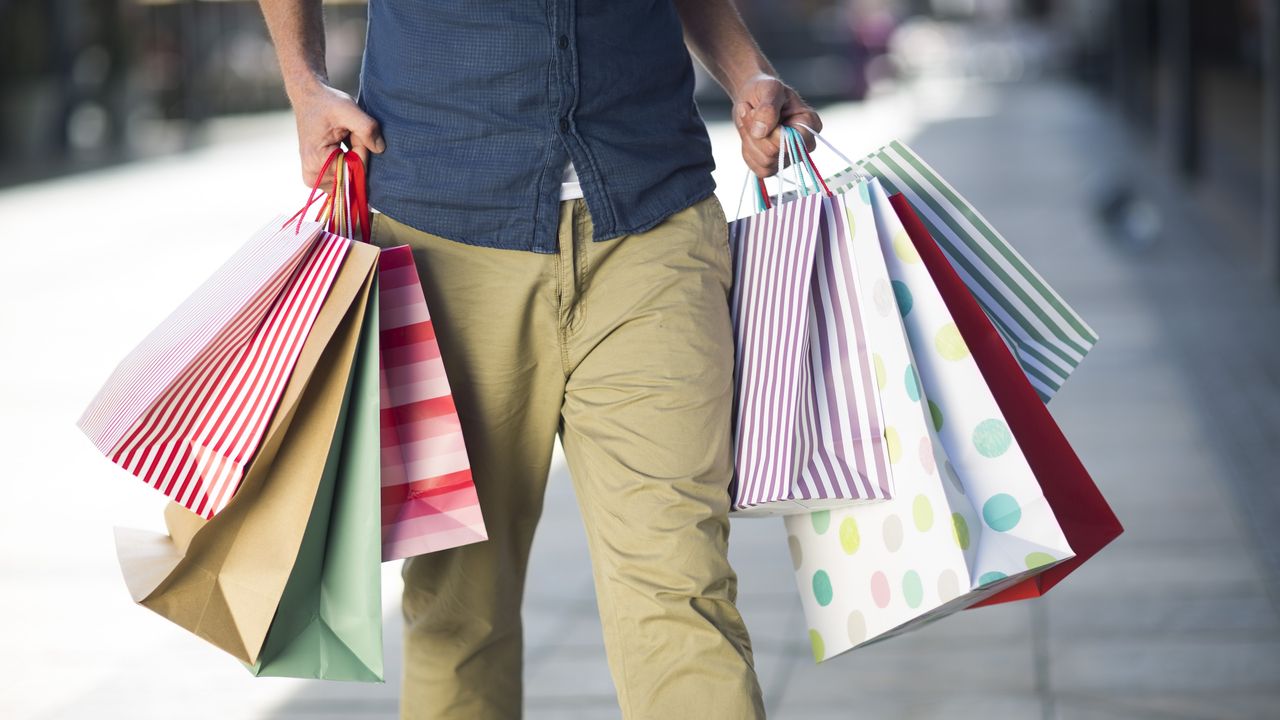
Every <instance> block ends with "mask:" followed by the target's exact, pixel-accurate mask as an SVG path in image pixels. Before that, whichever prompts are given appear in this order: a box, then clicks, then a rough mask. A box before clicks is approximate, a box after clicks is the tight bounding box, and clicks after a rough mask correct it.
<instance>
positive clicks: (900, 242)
mask: <svg viewBox="0 0 1280 720" xmlns="http://www.w3.org/2000/svg"><path fill="white" fill-rule="evenodd" d="M893 254H894V255H897V256H898V259H899V260H901V261H902V262H904V263H910V264H912V265H914V264H917V263H919V262H920V254H919V253H917V252H916V246H915V245H912V244H911V237H910V236H909V235H907V231H906V230H903V229H901V228H899V229H898V230H897V232H895V233H894V234H893Z"/></svg>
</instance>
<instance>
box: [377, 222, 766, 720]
mask: <svg viewBox="0 0 1280 720" xmlns="http://www.w3.org/2000/svg"><path fill="white" fill-rule="evenodd" d="M373 240H374V242H375V243H376V244H378V245H381V246H387V247H389V246H393V245H400V244H408V245H410V246H412V247H413V250H414V254H415V256H416V258H417V264H418V271H419V273H421V275H422V284H423V286H424V289H425V290H426V295H427V303H428V304H429V306H430V307H431V313H432V319H433V320H434V325H435V328H436V332H437V333H438V335H439V339H440V347H441V349H442V352H443V354H444V362H445V367H446V369H447V370H448V373H449V380H450V382H451V384H452V386H453V392H454V398H455V401H456V403H457V406H458V414H459V416H460V418H461V420H462V428H463V431H464V434H465V437H466V441H467V449H468V451H469V453H470V456H471V463H472V470H473V472H474V477H475V481H476V487H477V491H478V493H479V496H480V505H481V509H482V511H483V512H484V518H485V524H486V526H487V527H488V530H489V537H490V539H489V540H488V541H487V542H482V543H476V544H473V545H467V546H464V547H460V548H455V549H452V550H447V551H444V552H437V553H432V554H429V555H425V556H420V557H416V558H411V559H409V560H408V561H406V562H405V565H404V571H403V574H404V579H405V591H404V616H405V620H406V631H405V632H406V637H405V674H404V689H403V698H402V702H401V713H402V716H403V717H405V718H415V719H421V720H437V719H440V718H465V719H466V720H483V719H486V718H518V717H520V715H521V704H522V690H523V688H522V681H521V660H522V652H523V642H522V630H521V621H520V603H521V597H522V595H523V591H524V579H525V569H526V565H527V562H528V559H529V547H530V544H531V542H532V540H533V533H534V527H535V526H536V524H537V522H538V516H539V514H540V513H541V510H542V500H543V490H544V488H545V486H546V480H547V474H548V470H549V465H550V460H551V450H552V444H553V442H554V439H555V435H556V433H559V435H560V439H561V443H562V444H563V446H564V451H565V456H566V459H567V460H568V463H569V470H570V472H571V474H572V476H573V482H574V489H575V492H576V494H577V498H578V503H579V506H580V507H581V511H582V516H583V520H584V522H585V525H586V531H587V538H588V544H589V549H590V552H591V563H592V569H593V572H594V576H595V588H596V598H597V603H598V605H599V610H600V618H601V621H602V624H603V627H604V642H605V649H606V651H607V654H608V659H609V669H610V672H611V673H612V675H613V680H614V685H615V686H616V688H617V691H618V701H619V704H620V705H621V707H622V712H623V715H624V717H627V718H661V719H662V720H681V719H682V718H696V719H697V720H715V719H718V718H726V719H732V720H743V719H745V718H754V717H763V715H764V711H763V706H762V703H761V696H760V688H759V685H758V683H757V681H756V676H755V670H754V667H753V661H752V655H751V642H750V639H749V638H748V636H747V630H746V628H745V627H744V625H743V622H742V617H741V615H739V613H738V610H737V608H736V607H735V606H734V601H735V597H736V595H737V577H736V575H735V574H734V572H733V570H732V568H730V566H729V562H728V560H727V557H726V551H727V543H728V535H729V523H728V516H727V513H728V509H729V496H728V492H727V485H728V482H729V477H730V472H731V457H730V456H731V452H730V444H731V439H730V406H731V400H732V396H733V376H732V375H733V340H732V334H731V328H730V323H729V309H728V292H729V284H730V259H729V248H728V244H727V231H726V226H725V218H724V213H723V211H722V209H721V208H720V205H719V203H718V202H717V201H716V199H715V198H714V197H710V198H707V199H706V200H703V201H701V202H699V203H697V204H695V205H694V206H692V207H690V208H688V209H686V210H683V211H681V212H678V213H676V214H674V215H672V216H671V217H669V218H668V219H667V220H665V221H664V222H663V223H662V224H660V225H659V226H657V227H656V228H654V229H652V230H649V231H647V232H644V233H639V234H636V235H630V236H626V237H623V238H618V239H614V240H610V241H606V242H598V243H597V242H592V241H591V217H590V215H589V214H588V212H587V207H586V204H585V203H584V202H583V201H582V200H573V201H566V202H563V203H561V210H560V230H559V241H560V251H559V253H558V254H556V255H549V254H536V253H531V252H520V251H513V250H500V249H492V248H484V247H475V246H470V245H463V244H460V243H455V242H451V241H448V240H445V239H442V238H439V237H435V236H432V235H429V234H426V233H422V232H419V231H416V230H414V229H412V228H409V227H406V226H405V225H402V224H400V223H397V222H395V221H394V220H391V219H390V218H388V217H386V216H385V215H381V216H377V217H376V219H375V221H374V225H373Z"/></svg>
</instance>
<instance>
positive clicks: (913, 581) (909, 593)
mask: <svg viewBox="0 0 1280 720" xmlns="http://www.w3.org/2000/svg"><path fill="white" fill-rule="evenodd" d="M902 598H903V599H904V600H906V601H907V607H911V608H918V607H920V603H921V602H923V601H924V583H923V582H922V581H921V580H920V574H919V573H917V572H916V571H915V570H908V571H907V574H906V575H903V576H902Z"/></svg>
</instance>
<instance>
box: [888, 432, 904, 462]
mask: <svg viewBox="0 0 1280 720" xmlns="http://www.w3.org/2000/svg"><path fill="white" fill-rule="evenodd" d="M884 444H885V448H886V449H887V450H888V452H889V462H891V463H893V464H894V465H897V464H898V461H899V460H901V459H902V440H901V438H899V437H898V430H897V429H896V428H892V427H887V428H885V429H884Z"/></svg>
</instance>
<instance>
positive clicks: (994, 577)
mask: <svg viewBox="0 0 1280 720" xmlns="http://www.w3.org/2000/svg"><path fill="white" fill-rule="evenodd" d="M1007 577H1009V576H1008V575H1005V574H1004V573H1002V572H995V571H992V572H988V573H983V574H982V577H979V578H978V585H990V584H991V583H998V582H1000V581H1001V580H1004V579H1005V578H1007Z"/></svg>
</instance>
